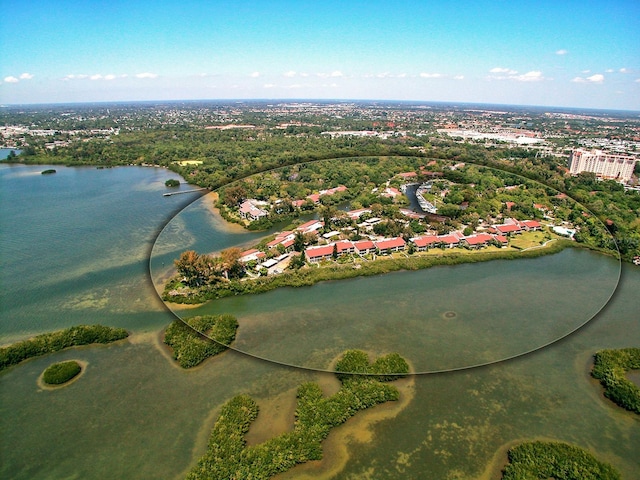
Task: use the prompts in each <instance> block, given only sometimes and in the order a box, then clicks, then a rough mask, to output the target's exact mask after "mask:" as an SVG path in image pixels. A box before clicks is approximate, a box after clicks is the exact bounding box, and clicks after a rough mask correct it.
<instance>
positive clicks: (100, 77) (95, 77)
mask: <svg viewBox="0 0 640 480" xmlns="http://www.w3.org/2000/svg"><path fill="white" fill-rule="evenodd" d="M89 79H90V80H101V79H102V75H100V74H99V73H96V74H95V75H91V76H90V77H89Z"/></svg>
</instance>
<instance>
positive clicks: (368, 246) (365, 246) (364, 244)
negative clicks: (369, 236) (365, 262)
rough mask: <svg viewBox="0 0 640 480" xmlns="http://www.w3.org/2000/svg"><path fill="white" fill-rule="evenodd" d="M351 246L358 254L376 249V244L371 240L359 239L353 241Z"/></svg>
mask: <svg viewBox="0 0 640 480" xmlns="http://www.w3.org/2000/svg"><path fill="white" fill-rule="evenodd" d="M353 247H354V248H355V251H356V253H359V254H360V255H366V254H367V253H373V252H375V251H376V246H375V244H374V243H373V242H372V241H371V240H360V241H359V242H354V243H353Z"/></svg>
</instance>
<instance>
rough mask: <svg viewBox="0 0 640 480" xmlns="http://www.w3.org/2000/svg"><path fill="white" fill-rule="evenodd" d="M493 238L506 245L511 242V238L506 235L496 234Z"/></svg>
mask: <svg viewBox="0 0 640 480" xmlns="http://www.w3.org/2000/svg"><path fill="white" fill-rule="evenodd" d="M493 239H494V240H496V241H497V242H500V243H501V244H502V245H503V246H505V247H506V246H507V245H508V244H509V239H508V238H507V237H505V236H504V235H494V236H493Z"/></svg>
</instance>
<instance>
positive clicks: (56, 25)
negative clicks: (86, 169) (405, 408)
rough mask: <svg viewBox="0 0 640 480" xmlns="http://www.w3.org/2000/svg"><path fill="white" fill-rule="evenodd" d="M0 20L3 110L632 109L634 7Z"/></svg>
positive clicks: (221, 9)
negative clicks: (239, 104) (99, 106)
mask: <svg viewBox="0 0 640 480" xmlns="http://www.w3.org/2000/svg"><path fill="white" fill-rule="evenodd" d="M0 14H2V16H3V18H7V19H11V24H10V25H7V26H5V28H3V29H1V30H0V44H1V45H2V62H0V104H11V105H16V104H17V105H28V104H61V103H62V104H65V103H87V102H90V103H93V102H113V101H116V102H127V101H166V100H171V99H211V98H214V99H236V98H240V99H247V100H249V99H251V100H253V99H256V100H259V99H264V98H274V99H275V98H277V99H285V98H287V99H289V98H291V99H293V98H307V99H334V98H346V99H363V100H368V99H376V98H378V99H397V101H419V100H415V99H428V100H424V101H432V102H451V103H481V104H498V105H542V106H544V105H550V106H560V107H561V108H590V109H600V110H630V111H638V110H640V48H638V45H640V28H638V25H639V24H640V2H638V1H637V0H609V1H607V2H584V1H581V0H566V1H563V2H555V1H552V0H540V1H538V2H524V1H516V2H495V1H489V0H459V1H458V2H455V3H450V2H443V1H441V0H440V1H437V0H407V1H405V2H399V3H398V4H394V5H391V4H389V2H386V1H384V0H366V1H365V0H350V1H349V2H342V1H339V0H323V1H322V2H314V1H311V0H270V1H268V2H266V1H259V0H243V1H242V2H226V1H222V0H206V1H205V0H183V1H180V2H177V1H176V0H137V1H135V2H128V1H126V0H111V1H110V2H107V3H104V2H101V3H100V4H97V3H96V2H86V1H84V0H59V1H58V2H51V1H50V0H31V1H29V2H24V1H22V0H3V1H2V2H0ZM158 99H160V100H158Z"/></svg>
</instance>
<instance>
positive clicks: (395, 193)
mask: <svg viewBox="0 0 640 480" xmlns="http://www.w3.org/2000/svg"><path fill="white" fill-rule="evenodd" d="M400 195H402V192H401V191H400V190H398V189H397V188H393V187H387V188H385V189H384V192H382V196H383V197H388V198H396V197H399V196H400Z"/></svg>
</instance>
